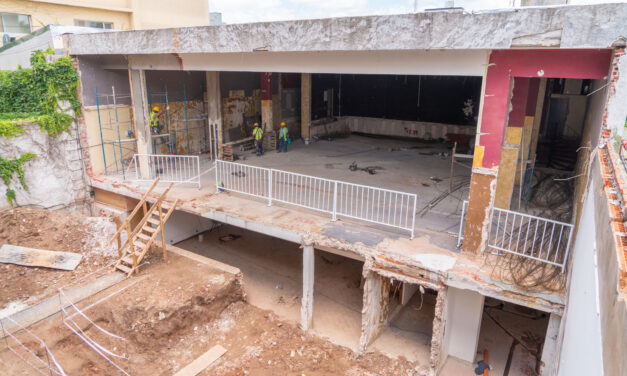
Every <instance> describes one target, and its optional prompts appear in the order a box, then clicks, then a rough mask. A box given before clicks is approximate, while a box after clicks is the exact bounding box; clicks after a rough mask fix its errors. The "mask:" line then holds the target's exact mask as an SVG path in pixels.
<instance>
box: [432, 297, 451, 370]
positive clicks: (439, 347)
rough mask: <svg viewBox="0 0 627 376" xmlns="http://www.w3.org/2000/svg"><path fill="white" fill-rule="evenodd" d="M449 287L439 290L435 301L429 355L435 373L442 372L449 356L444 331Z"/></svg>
mask: <svg viewBox="0 0 627 376" xmlns="http://www.w3.org/2000/svg"><path fill="white" fill-rule="evenodd" d="M447 293H448V288H447V287H444V288H442V289H440V290H438V296H437V298H436V301H435V315H434V317H433V331H432V335H431V352H430V356H429V366H430V367H431V372H432V374H433V375H437V374H439V373H440V370H441V369H442V367H444V363H446V359H447V358H448V348H447V347H446V346H445V343H444V333H446V317H447V305H446V295H447Z"/></svg>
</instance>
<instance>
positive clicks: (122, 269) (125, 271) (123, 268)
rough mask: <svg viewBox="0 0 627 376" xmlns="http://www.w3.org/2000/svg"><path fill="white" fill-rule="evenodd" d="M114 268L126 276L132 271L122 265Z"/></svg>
mask: <svg viewBox="0 0 627 376" xmlns="http://www.w3.org/2000/svg"><path fill="white" fill-rule="evenodd" d="M116 268H117V269H118V270H121V271H123V272H124V273H126V274H128V273H130V272H131V270H133V269H131V268H129V267H128V266H124V265H122V264H119V265H118V266H116Z"/></svg>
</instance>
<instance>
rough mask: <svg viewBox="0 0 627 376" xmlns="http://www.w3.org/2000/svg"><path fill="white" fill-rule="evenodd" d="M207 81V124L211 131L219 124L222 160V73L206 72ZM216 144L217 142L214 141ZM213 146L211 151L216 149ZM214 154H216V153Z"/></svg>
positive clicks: (219, 151) (219, 147)
mask: <svg viewBox="0 0 627 376" xmlns="http://www.w3.org/2000/svg"><path fill="white" fill-rule="evenodd" d="M205 80H206V82H207V122H208V123H209V130H213V127H214V126H215V124H218V134H217V135H216V137H217V139H218V140H217V141H218V142H217V144H218V150H217V155H218V156H219V158H222V96H221V94H220V72H205ZM213 142H214V144H215V140H214V141H213ZM214 147H215V146H214V145H211V150H213V149H214ZM214 153H216V152H215V151H214Z"/></svg>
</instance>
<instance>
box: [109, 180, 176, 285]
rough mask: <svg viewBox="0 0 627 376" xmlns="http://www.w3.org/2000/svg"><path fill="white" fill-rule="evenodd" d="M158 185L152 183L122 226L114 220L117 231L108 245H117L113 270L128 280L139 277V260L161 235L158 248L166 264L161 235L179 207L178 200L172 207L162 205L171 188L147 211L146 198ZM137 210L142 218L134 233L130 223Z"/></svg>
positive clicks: (118, 221)
mask: <svg viewBox="0 0 627 376" xmlns="http://www.w3.org/2000/svg"><path fill="white" fill-rule="evenodd" d="M157 183H159V179H158V178H157V179H156V180H155V182H154V183H152V185H151V186H150V189H148V191H147V192H146V193H144V195H142V198H141V200H140V201H139V203H138V204H137V205H136V206H135V209H133V211H132V212H131V214H129V216H128V217H127V218H126V220H125V221H124V223H122V224H121V225H120V220H119V217H116V218H115V220H116V222H115V223H116V225H117V227H118V230H117V231H116V233H115V235H113V237H112V238H111V240H110V243H113V242H114V241H117V243H118V255H119V257H120V258H119V260H118V262H117V263H116V264H115V269H117V270H120V271H121V272H123V273H126V275H127V276H130V275H131V274H133V272H135V273H139V269H138V267H139V265H140V264H141V262H142V260H143V259H144V257H145V256H146V254H147V253H148V251H149V250H150V248H151V246H152V245H153V243H154V242H155V240H156V239H157V235H159V234H161V248H162V249H163V259H164V260H167V259H168V257H167V251H166V243H165V234H164V231H163V228H164V225H165V222H166V221H167V220H168V218H170V215H172V212H173V211H174V209H175V208H176V205H177V204H178V199H177V200H176V201H174V204H173V205H172V206H169V205H168V204H165V203H164V200H165V196H166V195H167V194H168V192H169V191H170V188H172V185H173V184H170V186H169V187H168V188H167V189H166V190H165V191H163V193H162V194H161V196H159V198H158V199H157V201H156V202H155V203H154V204H153V205H152V206H150V208H148V203H147V202H146V198H147V197H148V195H149V194H150V193H151V192H152V190H153V189H154V188H155V187H156V186H157ZM140 209H143V212H144V217H143V218H142V219H141V221H140V222H139V224H137V226H135V229H131V219H132V218H133V217H135V214H137V213H138V212H139V210H140ZM124 231H126V233H127V234H128V236H127V239H126V241H124V244H122V238H121V236H122V233H123V232H124Z"/></svg>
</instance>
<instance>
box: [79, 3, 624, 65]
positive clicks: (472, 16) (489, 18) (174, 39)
mask: <svg viewBox="0 0 627 376" xmlns="http://www.w3.org/2000/svg"><path fill="white" fill-rule="evenodd" d="M625 19H627V4H624V3H622V4H621V3H617V4H597V5H594V6H592V5H582V6H567V7H564V6H560V7H538V8H522V9H508V10H491V11H481V12H465V11H442V12H419V13H414V14H404V15H392V16H371V17H346V18H329V19H318V20H298V21H285V22H259V23H252V24H235V25H220V26H212V27H189V28H179V29H161V30H142V31H134V32H125V33H111V34H94V35H91V36H84V35H73V36H70V37H69V53H70V55H78V54H135V53H137V52H138V51H141V52H142V53H143V54H162V53H171V52H176V53H212V52H222V53H224V52H252V51H253V50H256V49H263V50H265V51H273V52H280V51H346V50H409V49H415V50H421V49H442V48H449V49H500V48H510V47H512V45H514V46H517V47H522V46H526V47H530V46H538V47H547V41H548V44H549V46H551V47H561V48H577V47H579V48H605V47H608V46H609V45H610V44H611V43H612V42H613V41H614V40H615V39H616V38H617V37H618V36H620V35H621V34H622V35H627V23H625ZM592 26H597V28H595V29H594V30H595V32H591V27H592ZM555 31H558V32H560V31H561V33H559V34H558V33H555ZM551 32H553V33H551ZM616 32H617V34H616ZM547 33H548V34H547Z"/></svg>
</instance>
